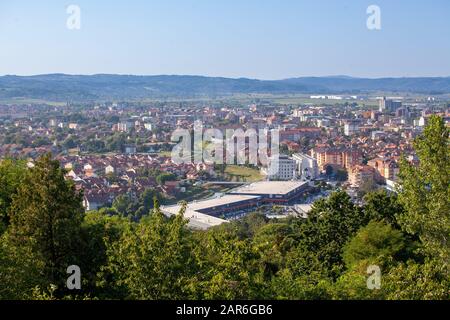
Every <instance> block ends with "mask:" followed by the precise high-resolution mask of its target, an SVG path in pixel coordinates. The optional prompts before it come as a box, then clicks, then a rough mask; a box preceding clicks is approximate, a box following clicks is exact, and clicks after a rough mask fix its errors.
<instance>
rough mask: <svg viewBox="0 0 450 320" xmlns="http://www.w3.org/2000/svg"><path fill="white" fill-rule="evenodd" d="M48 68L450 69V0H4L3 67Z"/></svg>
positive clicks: (395, 72)
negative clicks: (376, 18)
mask: <svg viewBox="0 0 450 320" xmlns="http://www.w3.org/2000/svg"><path fill="white" fill-rule="evenodd" d="M70 5H77V6H78V7H79V8H80V29H75V30H71V29H69V28H67V20H68V19H69V18H71V14H68V13H67V12H66V10H67V7H68V6H70ZM370 5H377V6H378V7H379V8H380V17H381V20H380V21H381V24H380V26H381V29H380V30H369V29H368V28H367V23H366V21H367V19H368V18H369V16H370V14H367V8H368V7H369V6H370ZM71 21H72V20H71ZM47 73H68V74H97V73H110V74H113V73H114V74H137V75H157V74H184V75H187V74H188V75H205V76H222V77H232V78H239V77H247V78H256V79H285V78H291V77H301V76H331V75H348V76H355V77H369V78H379V77H413V76H450V1H448V0H428V1H427V0H395V1H392V0H369V1H366V0H308V1H306V0H126V1H125V0H109V1H107V0H69V1H66V0H40V1H36V0H28V1H26V0H0V75H5V74H16V75H34V74H47Z"/></svg>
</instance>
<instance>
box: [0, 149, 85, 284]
mask: <svg viewBox="0 0 450 320" xmlns="http://www.w3.org/2000/svg"><path fill="white" fill-rule="evenodd" d="M81 201H82V195H81V194H80V193H78V192H76V190H75V187H74V184H73V183H72V182H70V181H66V180H65V178H64V170H63V169H61V168H60V166H59V162H58V161H55V160H52V159H51V155H50V154H47V155H44V156H42V157H40V158H39V159H38V160H37V161H36V163H35V166H34V167H33V168H31V169H30V172H29V174H27V175H26V176H25V179H24V181H23V183H22V184H20V186H19V187H18V190H17V194H15V195H14V196H13V201H12V205H11V209H10V217H11V225H10V227H9V229H8V233H9V236H10V239H11V244H12V245H14V246H16V247H28V248H31V251H32V252H33V253H34V254H35V255H36V256H37V257H38V258H39V259H41V261H42V262H43V273H44V274H45V275H46V276H47V278H48V280H49V282H51V283H53V284H56V285H58V286H59V285H61V286H62V285H63V283H62V279H63V278H65V275H66V268H67V267H68V266H69V265H73V264H76V263H77V258H76V252H77V247H78V245H79V239H80V238H79V236H80V227H81V222H82V220H83V215H84V210H83V206H82V204H81V203H82V202H81Z"/></svg>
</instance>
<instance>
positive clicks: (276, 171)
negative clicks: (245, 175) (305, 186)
mask: <svg viewBox="0 0 450 320" xmlns="http://www.w3.org/2000/svg"><path fill="white" fill-rule="evenodd" d="M295 172H296V162H295V160H294V159H292V158H289V157H288V156H286V155H279V156H278V157H272V158H270V159H269V165H268V168H267V169H265V170H263V173H265V174H266V175H267V178H268V179H269V180H281V181H288V180H294V179H295V178H296V173H295Z"/></svg>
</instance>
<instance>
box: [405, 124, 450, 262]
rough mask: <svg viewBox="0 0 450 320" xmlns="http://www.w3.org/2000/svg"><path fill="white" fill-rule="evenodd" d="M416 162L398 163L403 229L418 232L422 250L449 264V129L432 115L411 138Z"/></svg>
mask: <svg viewBox="0 0 450 320" xmlns="http://www.w3.org/2000/svg"><path fill="white" fill-rule="evenodd" d="M414 148H415V150H416V153H417V156H418V157H419V165H418V166H414V165H412V164H410V163H408V162H407V161H406V160H405V159H403V160H402V161H401V163H400V179H401V188H400V190H399V200H400V202H401V203H402V204H403V206H404V207H405V211H404V212H402V213H401V214H399V215H398V220H399V223H400V224H401V226H402V227H403V229H404V230H405V231H407V232H409V233H412V234H417V235H418V236H419V238H420V240H421V242H422V245H423V251H424V253H426V254H427V255H428V256H430V257H434V258H436V259H439V260H440V261H441V262H442V263H443V264H445V265H447V266H448V262H449V261H450V243H449V237H450V203H449V199H450V183H449V182H450V149H449V129H448V128H447V127H446V125H445V123H444V121H443V119H442V118H440V117H438V116H432V117H430V119H429V123H428V125H427V126H426V127H425V130H424V134H423V135H422V136H420V137H419V138H418V139H416V140H415V141H414Z"/></svg>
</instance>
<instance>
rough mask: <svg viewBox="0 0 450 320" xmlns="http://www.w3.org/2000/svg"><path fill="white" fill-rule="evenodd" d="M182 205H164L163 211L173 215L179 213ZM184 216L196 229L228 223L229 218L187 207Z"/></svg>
mask: <svg viewBox="0 0 450 320" xmlns="http://www.w3.org/2000/svg"><path fill="white" fill-rule="evenodd" d="M179 209H180V206H171V207H165V208H164V207H162V208H161V211H162V212H163V213H164V214H166V215H168V216H173V215H176V214H178V212H179ZM184 217H185V218H186V219H189V223H188V226H189V227H191V228H194V229H200V230H206V229H208V228H211V227H214V226H218V225H221V224H222V223H228V221H227V220H224V219H220V218H216V217H213V216H209V215H207V214H203V213H200V212H197V211H194V210H189V209H187V210H186V212H185V213H184Z"/></svg>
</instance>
